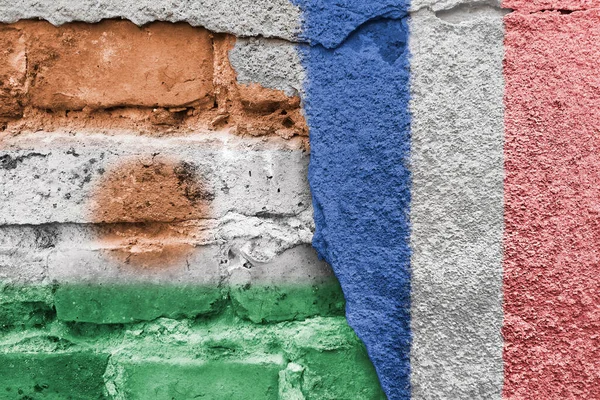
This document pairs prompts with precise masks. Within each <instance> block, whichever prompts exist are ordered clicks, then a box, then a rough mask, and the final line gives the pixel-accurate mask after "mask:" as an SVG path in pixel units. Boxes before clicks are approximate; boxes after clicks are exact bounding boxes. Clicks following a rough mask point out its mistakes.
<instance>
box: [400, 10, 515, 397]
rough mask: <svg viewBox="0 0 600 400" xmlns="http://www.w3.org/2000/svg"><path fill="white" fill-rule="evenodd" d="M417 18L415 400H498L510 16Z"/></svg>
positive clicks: (413, 232)
mask: <svg viewBox="0 0 600 400" xmlns="http://www.w3.org/2000/svg"><path fill="white" fill-rule="evenodd" d="M465 16H466V19H465V20H462V21H460V22H457V23H451V22H448V21H447V20H441V19H439V18H438V17H436V15H435V14H434V13H433V12H431V11H429V10H422V11H419V12H418V13H416V14H413V15H412V18H411V25H410V26H411V36H410V50H411V55H412V58H411V113H412V125H411V141H412V145H411V146H412V152H411V171H412V192H411V193H412V198H411V209H410V220H411V248H412V257H411V268H412V279H411V289H412V291H411V329H412V338H413V343H412V347H411V384H412V393H411V398H415V399H465V400H467V399H500V398H501V391H502V382H503V366H502V346H503V342H502V337H501V334H500V329H501V327H502V317H503V310H502V237H503V229H504V223H503V212H504V211H503V210H504V208H503V196H504V187H503V178H504V172H503V171H504V166H503V145H504V120H503V118H504V108H503V93H504V80H503V77H502V59H503V54H504V48H503V39H504V30H503V22H502V17H503V13H502V12H500V11H497V10H495V9H490V10H488V14H487V15H485V14H484V15H473V14H472V13H468V12H467V13H465Z"/></svg>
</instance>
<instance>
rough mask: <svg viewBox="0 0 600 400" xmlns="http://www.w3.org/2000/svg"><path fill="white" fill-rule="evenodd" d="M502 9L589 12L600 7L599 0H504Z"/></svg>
mask: <svg viewBox="0 0 600 400" xmlns="http://www.w3.org/2000/svg"><path fill="white" fill-rule="evenodd" d="M502 7H504V8H512V9H513V10H519V11H527V12H534V11H540V10H563V11H567V10H589V9H591V8H597V7H600V0H504V1H503V2H502Z"/></svg>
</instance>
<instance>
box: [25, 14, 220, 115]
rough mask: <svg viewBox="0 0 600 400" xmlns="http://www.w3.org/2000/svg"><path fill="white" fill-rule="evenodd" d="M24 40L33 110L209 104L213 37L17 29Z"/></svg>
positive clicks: (123, 28) (122, 25) (157, 31)
mask: <svg viewBox="0 0 600 400" xmlns="http://www.w3.org/2000/svg"><path fill="white" fill-rule="evenodd" d="M18 25H19V26H20V27H21V28H22V29H23V31H24V32H25V33H26V35H27V38H28V40H27V41H28V59H29V63H28V68H29V73H30V74H31V75H32V76H33V80H32V82H31V88H30V90H29V96H30V99H31V104H32V105H33V106H35V107H39V108H45V109H63V110H80V109H83V108H84V107H90V108H93V109H98V108H109V107H118V106H143V107H181V106H192V105H193V106H199V105H203V104H210V105H212V103H213V54H212V37H211V34H210V33H209V32H208V31H207V30H205V29H202V28H194V27H191V26H189V25H187V24H171V23H165V22H156V23H152V24H150V25H147V26H144V27H141V28H140V27H138V26H136V25H134V24H133V23H131V22H128V21H103V22H101V23H98V24H91V25H90V24H83V23H73V24H68V25H63V26H60V27H54V26H52V25H50V24H48V23H45V22H34V21H28V22H23V23H20V24H18Z"/></svg>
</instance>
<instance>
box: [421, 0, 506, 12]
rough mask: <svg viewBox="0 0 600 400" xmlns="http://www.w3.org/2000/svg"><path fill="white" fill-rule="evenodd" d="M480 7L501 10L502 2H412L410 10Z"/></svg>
mask: <svg viewBox="0 0 600 400" xmlns="http://www.w3.org/2000/svg"><path fill="white" fill-rule="evenodd" d="M480 6H489V7H493V8H500V7H501V0H412V1H411V3H410V10H411V11H418V10H421V9H429V10H431V11H441V10H452V9H460V8H465V7H480Z"/></svg>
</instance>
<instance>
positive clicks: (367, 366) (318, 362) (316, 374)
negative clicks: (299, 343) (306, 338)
mask: <svg viewBox="0 0 600 400" xmlns="http://www.w3.org/2000/svg"><path fill="white" fill-rule="evenodd" d="M295 362H297V363H299V364H300V365H302V366H305V367H306V369H305V370H304V374H303V382H302V392H303V393H304V395H305V396H306V399H307V400H312V399H314V400H328V399H330V400H352V399H364V400H385V399H386V396H385V394H384V393H383V391H382V390H381V387H380V386H379V379H378V378H377V374H376V372H375V368H373V365H372V363H371V360H370V359H369V357H368V355H367V351H366V350H365V348H364V346H363V345H362V343H360V342H359V341H358V340H356V342H355V344H354V346H352V347H351V348H342V347H340V348H339V349H335V350H333V351H321V350H309V351H308V352H307V353H306V354H305V355H304V357H302V358H300V359H298V360H295ZM342 382H343V383H342Z"/></svg>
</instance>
